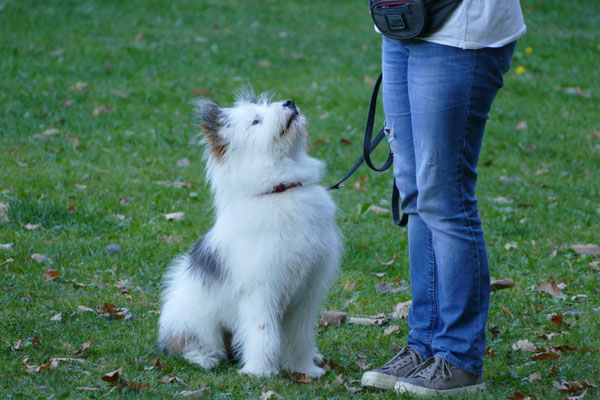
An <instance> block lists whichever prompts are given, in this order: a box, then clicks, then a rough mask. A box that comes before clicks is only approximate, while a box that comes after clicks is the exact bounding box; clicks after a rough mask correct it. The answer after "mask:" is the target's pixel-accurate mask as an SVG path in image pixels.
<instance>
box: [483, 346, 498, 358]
mask: <svg viewBox="0 0 600 400" xmlns="http://www.w3.org/2000/svg"><path fill="white" fill-rule="evenodd" d="M483 354H485V355H488V356H490V357H496V350H492V349H490V348H489V347H486V348H485V350H484V351H483Z"/></svg>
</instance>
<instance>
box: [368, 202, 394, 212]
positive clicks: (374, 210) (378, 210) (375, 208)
mask: <svg viewBox="0 0 600 400" xmlns="http://www.w3.org/2000/svg"><path fill="white" fill-rule="evenodd" d="M369 210H371V212H372V213H373V214H387V213H389V212H390V210H388V209H386V208H383V207H379V206H376V205H375V204H373V205H371V207H369Z"/></svg>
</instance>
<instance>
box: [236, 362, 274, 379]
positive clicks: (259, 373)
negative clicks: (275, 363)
mask: <svg viewBox="0 0 600 400" xmlns="http://www.w3.org/2000/svg"><path fill="white" fill-rule="evenodd" d="M238 373H240V374H246V375H252V376H256V377H268V376H272V375H276V374H278V373H279V370H278V369H277V368H274V367H265V366H258V365H244V367H243V368H241V369H238Z"/></svg>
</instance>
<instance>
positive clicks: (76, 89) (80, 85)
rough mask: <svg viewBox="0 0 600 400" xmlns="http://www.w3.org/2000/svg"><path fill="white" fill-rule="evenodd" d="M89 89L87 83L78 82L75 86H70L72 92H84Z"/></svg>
mask: <svg viewBox="0 0 600 400" xmlns="http://www.w3.org/2000/svg"><path fill="white" fill-rule="evenodd" d="M87 87H88V84H87V82H77V83H75V84H74V85H71V86H69V90H70V91H72V92H83V91H84V90H86V89H87Z"/></svg>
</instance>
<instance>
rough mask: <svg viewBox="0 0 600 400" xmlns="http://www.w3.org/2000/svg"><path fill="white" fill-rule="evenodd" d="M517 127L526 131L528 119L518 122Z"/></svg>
mask: <svg viewBox="0 0 600 400" xmlns="http://www.w3.org/2000/svg"><path fill="white" fill-rule="evenodd" d="M515 129H516V130H518V131H524V130H525V129H527V121H519V122H517V124H516V125H515Z"/></svg>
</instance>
